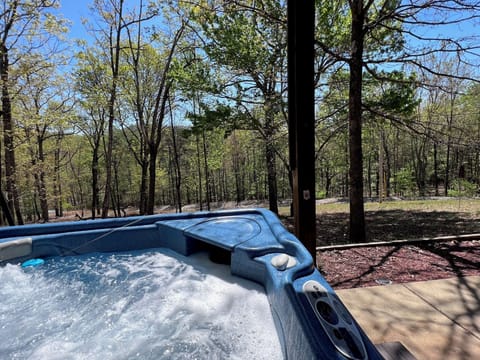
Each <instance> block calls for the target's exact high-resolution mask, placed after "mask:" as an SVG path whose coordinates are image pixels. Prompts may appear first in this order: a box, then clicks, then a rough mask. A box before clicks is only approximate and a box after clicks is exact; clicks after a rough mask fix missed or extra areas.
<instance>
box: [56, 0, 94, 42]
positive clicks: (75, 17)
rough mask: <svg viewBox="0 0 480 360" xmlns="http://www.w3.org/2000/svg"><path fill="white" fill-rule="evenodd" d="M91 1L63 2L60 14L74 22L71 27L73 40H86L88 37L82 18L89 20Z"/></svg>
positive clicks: (72, 0) (75, 0)
mask: <svg viewBox="0 0 480 360" xmlns="http://www.w3.org/2000/svg"><path fill="white" fill-rule="evenodd" d="M90 3H91V2H90V1H82V0H80V1H79V0H63V1H61V3H60V4H61V7H60V9H59V13H60V14H62V15H63V17H64V18H66V19H68V20H70V21H71V22H72V24H71V27H70V35H69V37H71V38H85V37H86V36H88V34H87V32H86V30H85V27H84V26H83V24H82V20H81V19H82V17H83V18H88V16H89V9H88V7H89V6H90Z"/></svg>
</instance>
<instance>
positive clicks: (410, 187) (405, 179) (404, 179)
mask: <svg viewBox="0 0 480 360" xmlns="http://www.w3.org/2000/svg"><path fill="white" fill-rule="evenodd" d="M392 186H393V187H394V188H395V189H396V191H397V194H398V195H402V196H412V195H414V194H415V178H414V176H413V174H412V171H411V170H410V169H408V168H402V169H400V170H399V171H397V172H396V173H395V175H394V177H393V179H392Z"/></svg>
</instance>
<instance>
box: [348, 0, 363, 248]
mask: <svg viewBox="0 0 480 360" xmlns="http://www.w3.org/2000/svg"><path fill="white" fill-rule="evenodd" d="M350 7H351V13H352V29H351V30H352V33H351V59H350V64H349V65H350V85H349V102H348V123H349V155H350V159H349V160H350V171H349V190H350V241H352V242H364V241H365V238H366V232H365V210H364V204H363V154H362V82H363V76H362V70H363V66H362V65H363V45H364V44H363V42H364V32H363V24H364V21H365V10H364V8H363V1H362V0H352V1H351V2H350Z"/></svg>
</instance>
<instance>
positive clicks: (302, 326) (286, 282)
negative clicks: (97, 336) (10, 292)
mask: <svg viewBox="0 0 480 360" xmlns="http://www.w3.org/2000/svg"><path fill="white" fill-rule="evenodd" d="M158 248H162V249H163V248H167V249H170V250H168V251H173V252H175V253H179V254H181V256H185V257H194V256H195V254H197V253H200V252H208V253H209V254H210V259H212V260H214V261H218V262H223V263H226V264H228V265H229V267H230V272H231V274H232V275H234V276H236V277H240V278H243V279H247V280H249V281H253V282H255V283H258V284H261V285H262V286H263V288H264V289H265V293H266V296H267V298H268V303H269V304H270V310H271V313H272V317H273V320H274V329H275V331H276V332H277V335H278V338H279V343H280V346H281V353H282V354H283V358H285V359H294V360H301V359H382V357H381V356H380V355H379V353H378V352H377V350H376V348H375V346H374V345H373V344H372V343H371V341H370V340H369V339H368V338H367V336H366V335H365V333H364V332H363V331H362V329H361V328H360V327H359V326H358V324H357V323H356V321H355V320H354V319H353V318H352V316H351V315H350V313H349V312H348V311H347V310H346V308H345V307H344V305H343V304H342V302H341V301H340V299H339V298H338V297H337V295H336V294H335V292H334V291H333V290H332V288H331V287H330V286H329V285H328V283H327V282H326V281H325V279H324V278H323V277H322V276H321V275H320V273H319V272H318V271H317V270H316V269H315V268H314V266H313V262H312V258H311V256H310V254H309V253H308V251H307V250H306V249H305V248H304V247H303V245H302V244H301V243H300V242H299V241H298V239H297V238H296V237H295V236H293V235H292V234H290V233H289V232H287V231H286V230H285V228H284V227H283V225H282V224H281V223H280V221H279V220H278V218H277V217H276V216H275V215H274V214H272V213H271V212H269V211H267V210H263V209H251V210H232V211H218V212H199V213H183V214H169V215H153V216H138V217H128V218H115V219H102V220H87V221H78V222H67V223H50V224H37V225H28V226H12V227H5V228H1V229H0V265H1V266H2V267H3V268H5V266H7V267H8V266H10V267H14V266H16V267H17V268H18V269H20V268H19V264H24V265H25V266H28V264H33V265H35V264H37V263H39V264H40V263H43V262H45V263H48V262H49V261H51V260H52V259H59V258H60V259H67V257H68V258H70V257H71V256H77V257H81V256H85V254H93V253H100V254H103V253H114V254H122V253H124V252H129V251H130V252H131V251H137V250H145V249H158ZM27 261H30V263H28V262H27ZM32 261H33V262H32ZM12 264H13V265H12ZM41 266H44V265H40V267H41ZM31 269H33V270H28V267H26V268H25V269H22V271H35V268H34V267H33V268H31ZM0 270H2V268H0ZM18 271H21V270H18ZM0 275H1V274H0ZM13 287H15V286H13ZM2 296H3V294H2ZM47 297H48V296H47ZM92 306H93V305H92ZM267 308H268V305H267ZM0 316H1V314H0ZM80 318H81V317H80ZM80 321H81V319H80ZM0 325H2V324H0ZM3 325H4V326H5V324H3ZM12 336H15V334H12ZM206 358H208V357H206Z"/></svg>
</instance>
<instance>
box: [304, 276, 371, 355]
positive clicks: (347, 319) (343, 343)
mask: <svg viewBox="0 0 480 360" xmlns="http://www.w3.org/2000/svg"><path fill="white" fill-rule="evenodd" d="M303 293H304V294H305V295H306V296H307V299H308V301H309V303H310V305H311V306H312V308H313V309H314V311H315V314H316V316H317V318H318V320H319V322H320V324H321V326H322V328H323V329H324V330H325V333H326V335H327V336H328V338H329V339H330V341H331V343H332V344H333V345H334V346H335V348H336V349H337V351H339V352H340V353H341V354H343V355H344V356H346V357H347V358H348V359H352V360H364V359H366V357H367V355H366V350H365V345H364V344H363V341H362V337H361V335H360V333H359V331H358V329H357V327H356V325H355V323H354V321H353V318H352V317H351V315H350V314H349V312H348V310H347V309H346V308H345V306H344V305H343V304H342V302H341V301H340V299H339V298H338V297H337V296H336V295H335V293H333V292H329V291H328V290H327V289H326V288H325V287H324V286H322V285H321V284H320V283H319V282H317V281H314V280H309V281H307V282H306V283H305V284H304V285H303Z"/></svg>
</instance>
